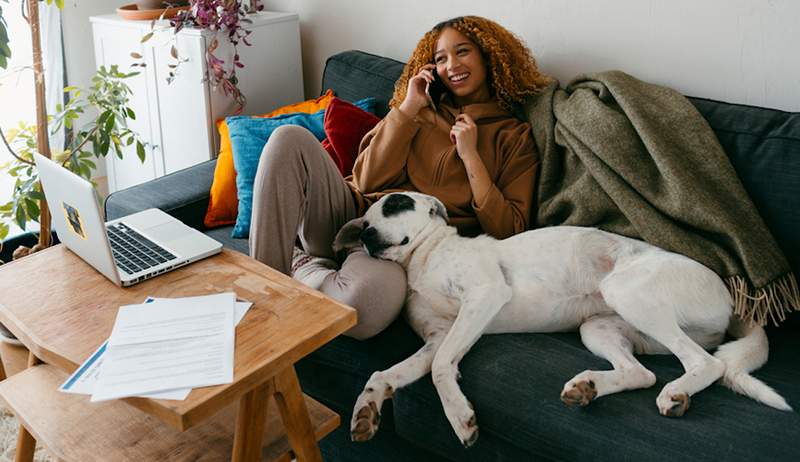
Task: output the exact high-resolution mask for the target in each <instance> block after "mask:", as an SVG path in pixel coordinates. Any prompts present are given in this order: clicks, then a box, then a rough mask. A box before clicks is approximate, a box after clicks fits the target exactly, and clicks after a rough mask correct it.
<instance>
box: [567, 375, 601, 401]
mask: <svg viewBox="0 0 800 462" xmlns="http://www.w3.org/2000/svg"><path fill="white" fill-rule="evenodd" d="M596 396H597V389H596V388H595V386H594V382H592V381H591V380H581V381H577V382H576V381H570V382H569V383H567V384H566V385H565V386H564V390H563V391H562V392H561V401H563V402H564V404H566V405H567V406H570V407H572V406H587V405H589V403H591V402H592V400H593V399H594V398H595V397H596Z"/></svg>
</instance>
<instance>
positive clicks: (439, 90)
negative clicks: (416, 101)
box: [425, 69, 447, 111]
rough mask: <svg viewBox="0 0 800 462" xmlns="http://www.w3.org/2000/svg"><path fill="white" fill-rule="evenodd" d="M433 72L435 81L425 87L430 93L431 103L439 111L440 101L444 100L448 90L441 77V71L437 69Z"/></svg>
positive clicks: (429, 99)
mask: <svg viewBox="0 0 800 462" xmlns="http://www.w3.org/2000/svg"><path fill="white" fill-rule="evenodd" d="M431 73H432V74H433V81H432V82H431V83H429V84H428V86H427V87H426V88H425V92H426V93H428V101H429V102H430V103H431V106H433V109H434V110H435V111H438V110H439V102H441V101H442V96H443V95H444V94H445V93H446V92H447V87H445V86H444V83H443V82H442V78H441V77H439V73H438V72H436V69H434V70H433V72H431Z"/></svg>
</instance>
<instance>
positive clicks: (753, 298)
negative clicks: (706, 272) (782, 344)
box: [725, 273, 800, 326]
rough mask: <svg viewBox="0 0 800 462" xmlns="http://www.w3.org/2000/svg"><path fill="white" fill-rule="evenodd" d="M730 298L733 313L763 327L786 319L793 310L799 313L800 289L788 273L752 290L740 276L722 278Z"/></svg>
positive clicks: (795, 280)
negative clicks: (731, 298)
mask: <svg viewBox="0 0 800 462" xmlns="http://www.w3.org/2000/svg"><path fill="white" fill-rule="evenodd" d="M725 285H726V286H728V291H729V292H730V293H731V296H732V297H733V313H734V314H736V315H737V316H739V317H740V318H741V319H742V320H744V321H747V322H750V323H755V324H758V325H759V326H765V325H767V323H768V322H769V321H772V323H773V324H774V325H776V326H777V325H778V324H779V323H780V322H782V321H784V320H785V319H786V315H787V314H788V313H791V312H792V311H800V289H798V286H797V279H795V277H794V274H793V273H787V274H785V275H783V276H781V277H780V278H778V279H776V280H774V281H772V282H770V283H769V284H767V285H766V286H764V287H761V288H759V289H753V288H751V287H750V284H748V283H747V280H745V278H744V277H742V276H731V277H729V278H727V279H725Z"/></svg>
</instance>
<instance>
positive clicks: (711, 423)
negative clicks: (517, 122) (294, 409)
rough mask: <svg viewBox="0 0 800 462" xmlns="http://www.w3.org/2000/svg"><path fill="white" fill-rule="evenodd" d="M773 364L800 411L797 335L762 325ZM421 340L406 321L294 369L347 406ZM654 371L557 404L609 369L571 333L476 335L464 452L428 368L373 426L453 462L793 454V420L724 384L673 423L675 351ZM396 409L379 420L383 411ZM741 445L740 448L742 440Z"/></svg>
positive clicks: (339, 342)
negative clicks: (667, 413) (583, 380)
mask: <svg viewBox="0 0 800 462" xmlns="http://www.w3.org/2000/svg"><path fill="white" fill-rule="evenodd" d="M769 334H770V342H771V350H772V352H771V357H770V361H769V363H768V364H767V365H766V366H765V367H764V368H762V369H761V370H759V371H757V372H756V373H755V376H756V377H759V378H761V379H762V380H764V381H766V382H767V383H768V384H769V385H771V386H773V387H774V388H775V389H776V390H777V391H778V392H779V393H781V394H782V395H783V396H784V397H785V398H786V399H787V401H788V402H789V403H790V404H791V405H794V407H797V406H800V370H798V368H797V367H796V358H795V355H794V353H793V352H794V351H797V349H798V348H800V338H798V337H797V336H796V335H791V333H790V332H788V331H786V330H781V329H777V330H773V331H770V333H769ZM421 345H422V342H421V341H420V340H419V338H417V337H416V335H415V334H414V333H413V332H412V331H411V330H410V328H408V326H407V325H406V324H405V323H404V322H403V321H397V322H395V323H394V324H393V325H392V326H391V327H390V328H389V329H387V330H386V331H384V332H383V333H381V334H380V335H378V336H376V337H374V338H372V339H370V340H367V341H364V342H359V341H356V340H353V339H349V338H344V337H340V338H337V339H335V340H334V341H332V342H330V343H329V344H327V345H325V346H324V347H322V348H321V349H320V350H318V351H316V352H314V353H312V354H311V355H310V356H309V357H307V358H305V359H303V360H302V361H301V362H300V363H299V364H298V374H299V375H300V377H301V382H302V383H303V388H304V390H306V392H307V393H309V394H311V395H312V396H321V397H324V399H327V400H333V401H334V402H335V403H336V406H337V407H338V408H340V409H341V408H342V407H343V408H345V409H348V408H349V407H352V405H353V403H355V399H356V397H357V396H358V394H359V393H360V392H361V390H362V388H363V386H364V384H365V383H366V381H367V379H368V378H369V376H370V375H371V374H372V372H374V371H376V370H382V369H386V368H388V367H390V366H392V365H394V364H395V363H397V362H398V361H400V360H402V359H403V358H405V357H407V356H409V355H410V354H411V353H413V352H414V351H416V349H417V348H419V347H420V346H421ZM640 360H641V361H642V363H643V364H644V365H645V366H646V367H648V368H649V369H650V370H652V371H653V372H654V373H655V374H656V375H657V377H658V382H657V384H656V385H655V386H654V387H652V388H649V389H646V390H637V391H629V392H623V393H618V394H615V395H610V396H606V397H602V398H600V399H598V400H597V401H595V402H593V403H592V404H591V405H590V406H588V407H586V408H569V407H567V406H565V405H564V404H563V403H562V402H561V401H560V399H559V394H560V392H561V389H562V387H563V385H564V383H565V382H566V381H567V380H569V379H571V378H572V377H573V376H574V375H575V374H577V373H579V372H581V371H583V370H585V369H589V368H592V369H598V370H604V369H609V367H610V366H609V364H608V363H607V362H605V361H604V360H602V359H600V358H598V357H596V356H594V355H593V354H592V353H590V352H589V351H588V350H587V349H586V348H585V347H583V345H582V344H581V342H580V339H579V337H578V335H577V334H502V335H487V336H484V337H482V338H481V339H480V340H479V341H478V343H477V344H476V345H475V346H474V347H473V349H472V350H471V351H470V352H469V353H468V354H467V355H466V357H465V358H464V359H463V361H462V362H461V365H460V371H461V373H462V380H461V382H460V384H461V387H462V389H463V390H464V393H465V394H466V396H467V398H468V399H469V400H470V401H471V402H472V403H473V405H474V406H475V411H476V413H477V418H478V425H479V427H480V437H479V438H478V441H477V443H476V444H475V445H474V446H473V447H472V448H470V449H467V450H465V449H464V448H462V447H461V444H460V443H459V441H458V439H457V438H456V436H455V434H454V433H453V431H452V429H451V428H450V425H449V423H448V422H447V420H446V418H445V416H444V412H443V410H442V406H441V403H440V401H439V397H438V395H437V394H436V392H435V389H434V388H433V384H432V382H431V379H430V375H428V376H426V377H424V378H422V379H421V380H419V381H417V382H416V383H414V384H412V385H410V386H408V387H407V388H404V389H401V390H398V391H397V392H396V394H395V399H394V400H393V402H391V407H389V406H388V405H389V404H390V402H386V403H385V404H384V409H383V420H382V423H381V426H382V428H381V430H379V431H391V426H390V425H393V426H394V427H395V431H396V432H397V433H398V434H399V435H400V436H402V437H403V438H405V439H407V440H409V441H410V442H411V443H413V444H415V445H417V446H421V447H425V448H428V449H429V450H431V451H434V452H435V453H437V454H439V455H440V456H442V457H447V458H449V459H452V460H474V461H487V460H508V461H516V460H530V459H532V458H534V457H536V458H544V459H562V460H563V459H569V460H664V461H674V460H742V461H745V460H755V459H757V460H788V459H792V458H794V457H796V456H797V455H798V454H800V448H798V447H797V441H798V438H800V415H798V414H797V413H794V412H782V411H777V410H774V409H772V408H769V407H767V406H764V405H762V404H759V403H756V402H755V401H753V400H752V399H750V398H746V397H743V396H739V395H736V394H734V393H733V392H731V391H730V390H728V389H726V388H723V387H722V386H720V385H712V386H711V387H710V388H709V389H707V390H705V391H703V392H701V393H699V394H697V395H695V396H694V397H693V399H692V404H691V407H690V409H689V412H688V413H687V414H686V415H685V416H684V417H683V418H680V419H670V418H666V417H662V416H660V415H659V414H658V410H657V409H656V406H655V399H656V396H657V395H658V393H659V391H660V390H661V388H662V387H663V386H664V385H665V384H666V382H667V381H669V380H673V379H675V378H677V377H678V376H679V375H680V374H681V373H682V368H681V365H680V363H679V362H678V361H677V360H676V359H675V357H674V356H672V355H662V356H641V357H640ZM390 410H393V412H394V418H393V419H391V422H392V423H391V424H388V425H387V421H389V418H388V417H387V413H388V412H391V411H390ZM741 441H746V443H745V444H740V442H741Z"/></svg>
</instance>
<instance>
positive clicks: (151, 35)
mask: <svg viewBox="0 0 800 462" xmlns="http://www.w3.org/2000/svg"><path fill="white" fill-rule="evenodd" d="M151 38H153V32H148V33H147V34H145V35H144V37H142V39H141V40H140V41H139V42H140V43H144V42H146V41H148V40H150V39H151Z"/></svg>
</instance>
